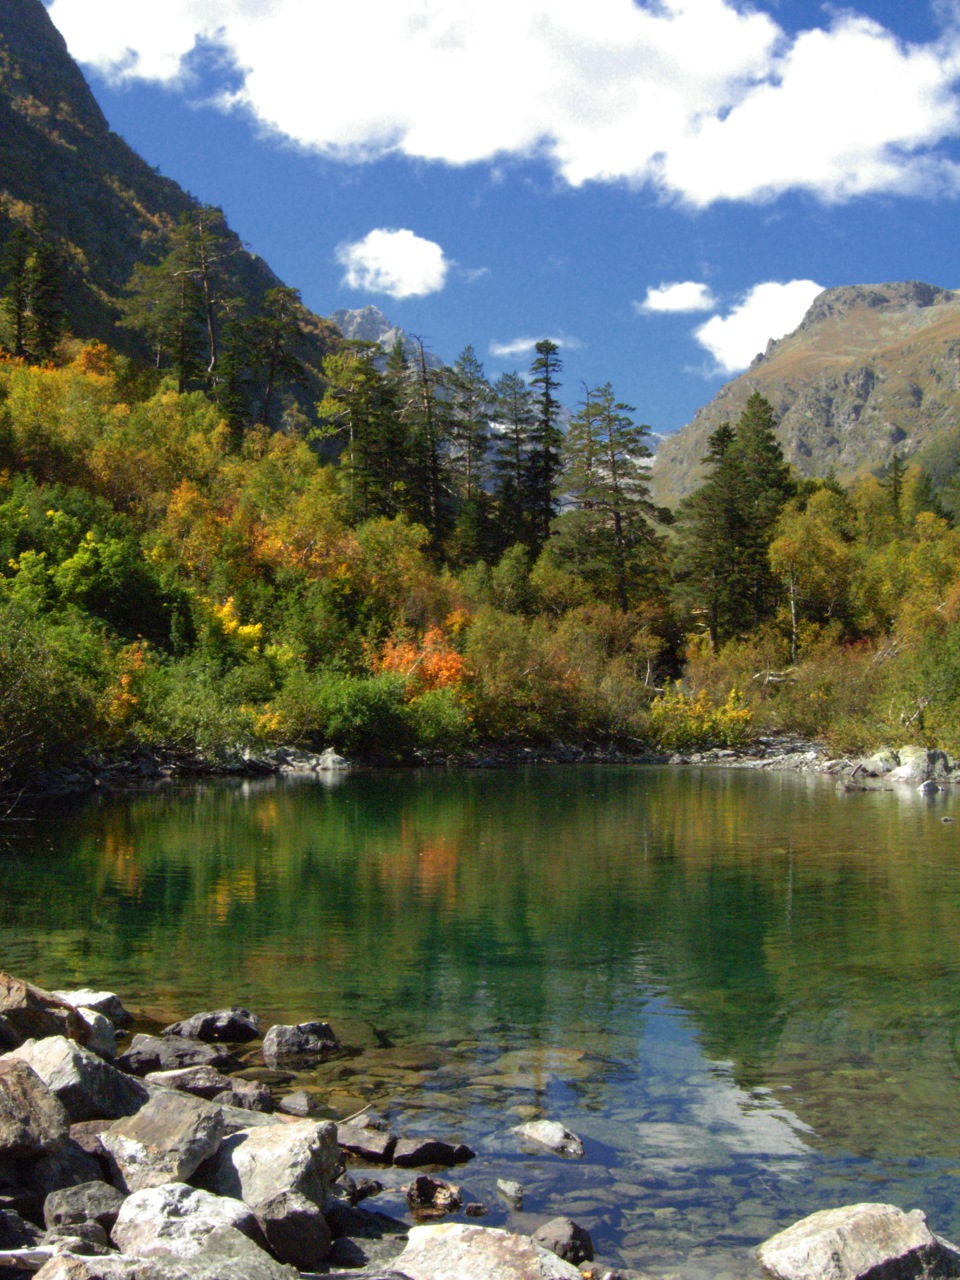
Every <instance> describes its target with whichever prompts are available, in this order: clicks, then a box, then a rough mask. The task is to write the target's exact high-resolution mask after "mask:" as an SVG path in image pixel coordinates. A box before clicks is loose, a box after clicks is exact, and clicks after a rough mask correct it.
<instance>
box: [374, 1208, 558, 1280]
mask: <svg viewBox="0 0 960 1280" xmlns="http://www.w3.org/2000/svg"><path fill="white" fill-rule="evenodd" d="M393 1265H394V1266H395V1267H396V1269H397V1270H398V1271H401V1272H403V1273H404V1274H405V1275H408V1276H409V1277H410V1280H583V1275H582V1273H581V1272H580V1271H579V1270H578V1269H577V1268H576V1267H575V1266H573V1265H572V1264H571V1263H569V1262H564V1261H563V1259H562V1258H558V1257H557V1255H556V1254H555V1253H550V1251H549V1250H547V1249H544V1248H542V1247H541V1246H540V1245H538V1244H536V1243H535V1242H534V1241H533V1240H531V1239H530V1238H529V1236H519V1235H513V1234H512V1233H511V1232H509V1231H501V1230H499V1229H498V1228H496V1227H475V1226H472V1225H469V1224H466V1223H460V1222H444V1223H438V1224H436V1225H433V1226H428V1227H414V1228H413V1229H412V1230H411V1232H410V1239H409V1241H408V1242H407V1247H406V1248H405V1249H404V1251H403V1253H401V1254H400V1256H399V1257H398V1258H397V1259H396V1260H395V1262H394V1264H393Z"/></svg>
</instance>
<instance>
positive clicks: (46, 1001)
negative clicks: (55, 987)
mask: <svg viewBox="0 0 960 1280" xmlns="http://www.w3.org/2000/svg"><path fill="white" fill-rule="evenodd" d="M0 1014H2V1015H3V1017H4V1019H5V1021H6V1024H7V1026H8V1027H10V1028H11V1029H12V1030H13V1031H14V1033H15V1034H16V1035H17V1036H18V1037H19V1038H20V1039H21V1040H29V1039H32V1038H34V1037H35V1038H37V1039H41V1038H42V1037H43V1036H69V1037H70V1038H71V1039H72V1040H76V1041H77V1042H78V1043H79V1044H86V1042H87V1036H88V1030H87V1024H86V1023H85V1022H84V1020H83V1019H82V1018H81V1017H80V1015H79V1013H77V1011H76V1009H75V1008H74V1007H73V1005H72V1004H68V1003H67V1001H66V1000H61V999H59V997H57V996H55V995H54V994H53V992H52V991H44V990H43V989H42V988H41V987H35V986H33V985H32V984H31V983H29V982H23V981H21V979H20V978H14V977H12V976H11V975H10V974H9V973H0Z"/></svg>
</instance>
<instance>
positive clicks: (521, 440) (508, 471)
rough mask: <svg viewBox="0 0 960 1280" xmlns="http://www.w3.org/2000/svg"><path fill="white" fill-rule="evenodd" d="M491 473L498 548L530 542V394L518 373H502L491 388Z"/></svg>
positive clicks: (531, 395)
mask: <svg viewBox="0 0 960 1280" xmlns="http://www.w3.org/2000/svg"><path fill="white" fill-rule="evenodd" d="M493 392H494V397H495V401H494V409H493V412H494V417H495V419H496V435H495V437H494V454H493V463H492V468H493V475H494V496H495V499H496V504H497V516H498V524H499V526H500V550H501V551H504V550H506V548H507V547H509V546H513V545H514V543H517V542H523V543H527V542H528V541H529V533H528V529H527V512H526V507H525V504H524V498H525V493H526V481H527V471H528V460H529V456H530V448H531V443H530V434H531V431H532V430H533V393H532V392H531V390H530V388H529V386H528V385H527V383H526V381H525V380H524V379H523V378H522V377H521V376H520V374H519V373H505V374H503V375H502V377H500V378H499V379H498V380H497V382H496V384H495V386H494V388H493Z"/></svg>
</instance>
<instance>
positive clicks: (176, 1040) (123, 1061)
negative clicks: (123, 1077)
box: [117, 1035, 240, 1076]
mask: <svg viewBox="0 0 960 1280" xmlns="http://www.w3.org/2000/svg"><path fill="white" fill-rule="evenodd" d="M117 1066H118V1067H120V1069H121V1070H122V1071H130V1072H132V1073H133V1075H135V1076H145V1075H146V1074H147V1073H148V1072H152V1071H173V1070H175V1069H177V1068H179V1067H216V1068H222V1069H223V1070H224V1071H236V1070H237V1068H238V1067H239V1066H240V1061H239V1059H238V1058H235V1057H234V1055H233V1054H232V1053H230V1052H228V1051H227V1050H226V1049H219V1048H216V1047H215V1046H214V1045H212V1044H204V1042H203V1041H202V1040H187V1039H186V1038H185V1037H183V1036H148V1035H137V1036H134V1037H133V1039H132V1040H131V1041H130V1046H129V1048H128V1049H127V1051H126V1052H125V1053H122V1054H121V1055H120V1057H119V1058H118V1060H117Z"/></svg>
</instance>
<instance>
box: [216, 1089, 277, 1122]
mask: <svg viewBox="0 0 960 1280" xmlns="http://www.w3.org/2000/svg"><path fill="white" fill-rule="evenodd" d="M214 1102H216V1103H218V1104H219V1105H220V1106H223V1107H239V1108H240V1109H241V1110H242V1111H260V1112H262V1113H263V1114H265V1115H269V1114H270V1113H271V1112H273V1111H276V1109H277V1108H276V1105H275V1103H274V1101H273V1098H272V1097H271V1094H270V1090H269V1089H268V1088H267V1086H266V1085H265V1084H261V1083H260V1082H259V1081H258V1080H234V1081H233V1084H232V1085H231V1087H230V1088H229V1089H224V1091H223V1093H218V1094H217V1096H216V1097H215V1098H214Z"/></svg>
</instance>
